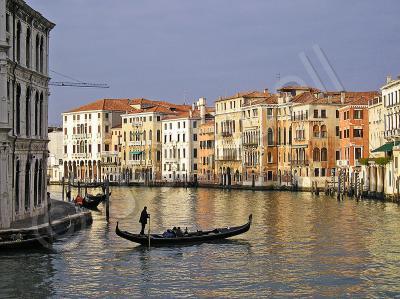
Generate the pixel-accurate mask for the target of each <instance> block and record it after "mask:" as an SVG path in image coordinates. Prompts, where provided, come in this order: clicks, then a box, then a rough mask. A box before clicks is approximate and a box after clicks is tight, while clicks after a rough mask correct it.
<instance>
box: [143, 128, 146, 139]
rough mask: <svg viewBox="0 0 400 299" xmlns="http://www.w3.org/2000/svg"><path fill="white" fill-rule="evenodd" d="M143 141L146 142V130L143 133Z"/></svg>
mask: <svg viewBox="0 0 400 299" xmlns="http://www.w3.org/2000/svg"><path fill="white" fill-rule="evenodd" d="M143 140H146V130H144V131H143Z"/></svg>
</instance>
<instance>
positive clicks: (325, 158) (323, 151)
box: [321, 147, 328, 161]
mask: <svg viewBox="0 0 400 299" xmlns="http://www.w3.org/2000/svg"><path fill="white" fill-rule="evenodd" d="M321 161H328V150H327V149H326V148H325V147H323V148H322V149H321Z"/></svg>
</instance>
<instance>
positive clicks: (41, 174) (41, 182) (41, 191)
mask: <svg viewBox="0 0 400 299" xmlns="http://www.w3.org/2000/svg"><path fill="white" fill-rule="evenodd" d="M43 180H44V177H43V165H42V160H40V162H39V183H38V190H39V192H38V199H39V200H38V204H39V205H40V204H41V203H42V199H43Z"/></svg>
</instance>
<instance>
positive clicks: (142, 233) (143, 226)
mask: <svg viewBox="0 0 400 299" xmlns="http://www.w3.org/2000/svg"><path fill="white" fill-rule="evenodd" d="M145 227H146V223H142V230H141V231H140V234H141V235H144V228H145Z"/></svg>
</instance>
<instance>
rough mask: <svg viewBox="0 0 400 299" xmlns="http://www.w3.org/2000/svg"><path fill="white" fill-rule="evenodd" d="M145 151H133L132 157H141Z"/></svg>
mask: <svg viewBox="0 0 400 299" xmlns="http://www.w3.org/2000/svg"><path fill="white" fill-rule="evenodd" d="M141 153H143V151H133V152H131V154H132V155H140V154H141Z"/></svg>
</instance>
